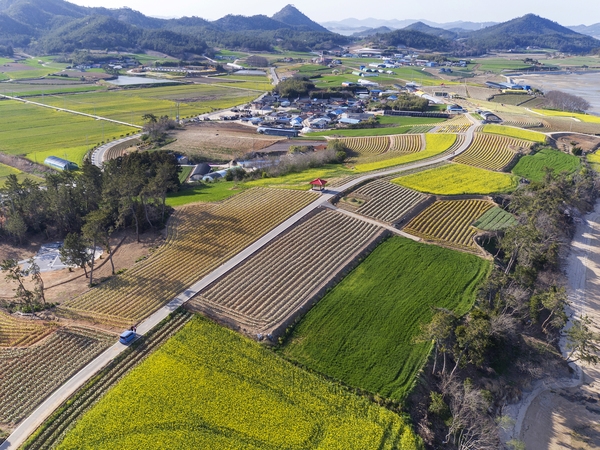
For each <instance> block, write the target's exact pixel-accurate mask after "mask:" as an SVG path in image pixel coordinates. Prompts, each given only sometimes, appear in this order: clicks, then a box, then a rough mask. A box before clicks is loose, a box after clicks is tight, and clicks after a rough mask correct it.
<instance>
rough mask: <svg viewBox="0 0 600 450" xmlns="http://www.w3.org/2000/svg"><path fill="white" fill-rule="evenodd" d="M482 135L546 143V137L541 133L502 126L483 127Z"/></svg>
mask: <svg viewBox="0 0 600 450" xmlns="http://www.w3.org/2000/svg"><path fill="white" fill-rule="evenodd" d="M483 132H484V133H492V134H500V135H502V136H509V137H513V138H517V139H524V140H526V141H533V142H539V143H540V144H543V143H545V142H546V139H547V138H546V136H545V135H544V134H542V133H536V132H535V131H529V130H523V129H519V128H514V127H504V126H502V125H484V127H483Z"/></svg>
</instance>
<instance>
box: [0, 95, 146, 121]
mask: <svg viewBox="0 0 600 450" xmlns="http://www.w3.org/2000/svg"><path fill="white" fill-rule="evenodd" d="M0 97H2V98H7V99H9V100H15V101H17V102H21V103H27V104H29V105H35V106H41V107H42V108H49V109H53V110H55V111H62V112H67V113H69V114H75V115H77V116H84V117H90V118H92V119H96V120H105V121H106V122H112V123H116V124H119V125H126V126H128V127H133V128H139V129H141V128H142V127H140V126H139V125H134V124H132V123H127V122H121V121H120V120H113V119H109V118H108V117H102V116H96V115H95V114H87V113H82V112H79V111H74V110H72V109H66V108H58V107H56V106H50V105H44V104H43V103H38V102H32V101H30V100H25V99H23V98H19V97H11V96H9V95H4V94H0Z"/></svg>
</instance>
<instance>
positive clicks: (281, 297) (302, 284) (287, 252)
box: [192, 210, 382, 332]
mask: <svg viewBox="0 0 600 450" xmlns="http://www.w3.org/2000/svg"><path fill="white" fill-rule="evenodd" d="M381 231H382V230H381V228H379V227H377V226H375V225H372V224H369V223H367V222H363V221H361V220H358V219H354V218H352V217H348V216H346V215H343V214H340V213H337V212H334V211H330V210H321V211H319V212H318V213H317V214H316V215H314V216H313V217H311V218H310V219H308V220H306V221H305V222H303V223H301V224H300V225H298V226H297V227H296V228H294V229H293V230H292V231H290V232H289V233H287V234H285V235H283V236H281V237H280V238H279V239H277V240H276V241H275V242H273V243H272V244H270V245H269V246H268V247H266V248H264V249H263V250H262V251H261V252H260V253H258V254H256V255H255V256H253V257H252V258H251V259H249V260H247V261H246V262H245V263H244V264H242V265H241V266H239V267H237V268H236V269H234V270H233V271H231V272H230V273H229V274H227V276H225V277H224V278H222V279H221V280H219V281H218V282H216V283H215V284H213V285H212V286H210V287H209V288H208V289H207V290H205V291H203V292H202V293H201V295H199V296H197V297H196V298H194V299H193V300H192V306H193V305H194V304H195V305H198V306H199V307H200V308H202V307H203V306H204V307H208V308H213V310H214V311H216V312H217V313H221V314H224V315H226V316H229V317H231V318H233V319H234V320H236V322H238V323H239V324H240V325H241V326H242V327H248V328H250V329H252V330H254V331H255V332H262V331H266V330H268V329H270V328H272V327H274V326H277V325H279V324H280V323H281V322H282V321H284V320H285V319H286V318H288V317H289V316H290V314H292V313H293V312H294V311H295V310H296V309H297V308H298V307H300V306H301V305H303V304H304V303H305V302H306V301H308V300H310V296H311V294H312V293H313V291H314V290H315V288H317V287H318V286H319V285H321V284H322V283H324V282H326V281H327V280H329V279H330V278H331V277H332V276H334V275H335V273H336V272H337V271H338V270H339V269H340V268H341V267H342V266H343V265H345V264H346V263H347V262H348V260H349V258H350V257H351V256H352V255H354V254H355V253H356V252H358V251H360V249H361V248H363V247H364V246H365V245H366V244H367V243H368V242H370V241H371V240H372V239H373V238H374V237H375V236H377V235H378V234H379V233H380V232H381Z"/></svg>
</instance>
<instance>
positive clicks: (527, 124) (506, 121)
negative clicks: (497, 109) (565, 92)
mask: <svg viewBox="0 0 600 450" xmlns="http://www.w3.org/2000/svg"><path fill="white" fill-rule="evenodd" d="M500 118H501V119H502V124H503V125H508V126H513V127H520V128H548V127H549V126H550V125H549V124H548V122H546V121H544V120H542V119H537V118H534V117H530V116H525V115H519V114H509V113H501V114H500Z"/></svg>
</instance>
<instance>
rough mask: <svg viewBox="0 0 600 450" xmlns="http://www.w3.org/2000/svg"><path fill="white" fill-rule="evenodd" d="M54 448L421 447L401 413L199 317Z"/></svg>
mask: <svg viewBox="0 0 600 450" xmlns="http://www.w3.org/2000/svg"><path fill="white" fill-rule="evenodd" d="M124 414H125V415H126V417H124ZM57 448H58V449H61V450H67V449H78V450H82V449H95V450H102V449H115V448H119V449H124V450H125V449H131V450H133V449H139V448H148V449H178V450H179V449H183V450H185V449H199V448H217V449H225V448H227V449H240V450H241V449H269V450H270V449H276V448H279V449H281V448H297V449H301V448H311V449H331V448H339V449H390V450H391V449H397V448H402V449H407V450H413V449H414V450H418V449H421V448H422V444H421V443H420V441H419V440H418V439H417V438H416V436H415V435H414V433H413V431H412V430H411V429H410V428H409V426H408V425H407V422H406V419H405V418H403V417H401V416H398V415H397V414H395V413H393V412H391V411H389V410H387V409H384V408H382V407H379V406H376V405H374V404H372V403H370V402H369V401H368V400H366V399H364V398H360V397H357V396H356V395H353V394H350V393H348V392H347V391H345V390H344V389H343V388H341V387H339V386H338V385H336V384H335V383H332V382H330V381H326V380H324V379H323V378H322V377H320V376H318V375H315V374H311V373H309V372H307V371H304V370H302V369H300V368H298V367H296V366H294V365H293V364H291V363H289V362H287V361H285V360H283V359H281V358H280V357H278V356H277V355H275V354H274V353H273V352H271V351H269V350H267V349H265V348H262V347H261V346H260V345H259V344H257V343H255V342H252V341H250V340H248V339H246V338H244V337H242V336H240V335H238V334H236V333H234V332H232V331H230V330H227V329H224V328H222V327H220V326H218V325H216V324H214V323H212V322H210V321H208V320H207V319H204V318H201V317H196V318H194V319H193V320H192V321H190V322H189V323H188V324H187V325H186V326H185V327H184V328H183V329H182V330H181V331H179V332H178V333H177V334H176V335H175V336H174V337H172V338H171V339H170V340H169V341H167V342H166V343H165V344H164V345H163V346H162V347H161V348H159V349H158V350H157V351H156V352H155V353H153V354H152V355H150V356H149V357H148V358H147V359H146V360H145V361H143V362H142V363H141V364H140V365H139V366H138V367H136V368H135V369H133V370H132V371H131V372H130V373H129V374H128V375H126V376H125V378H123V379H122V380H121V381H120V382H119V383H118V384H117V385H116V386H115V387H114V388H113V389H112V390H110V391H109V392H108V393H107V394H106V395H105V396H104V397H103V398H102V399H101V400H100V401H99V402H98V403H97V404H96V405H95V406H94V407H93V408H92V409H91V410H89V411H88V412H87V413H86V414H85V415H84V416H83V417H82V419H81V420H80V421H79V422H78V423H77V424H76V425H75V427H74V428H73V429H72V430H71V431H70V432H68V433H67V435H66V437H65V439H64V441H63V442H62V443H61V444H60V445H59V446H58V447H57Z"/></svg>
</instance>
